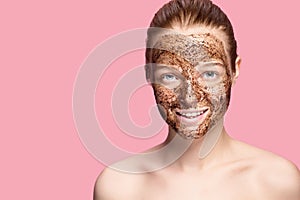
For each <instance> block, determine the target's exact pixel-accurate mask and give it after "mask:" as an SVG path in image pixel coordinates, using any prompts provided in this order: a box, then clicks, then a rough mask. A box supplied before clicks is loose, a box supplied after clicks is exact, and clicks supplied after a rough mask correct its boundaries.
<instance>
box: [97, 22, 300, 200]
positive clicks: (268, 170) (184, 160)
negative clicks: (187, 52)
mask: <svg viewBox="0 0 300 200" xmlns="http://www.w3.org/2000/svg"><path fill="white" fill-rule="evenodd" d="M181 32H182V33H184V34H187V35H188V34H194V33H199V32H201V33H203V34H205V33H208V32H209V33H212V34H214V35H215V36H216V37H218V38H219V39H220V40H221V41H226V40H225V37H224V36H223V35H222V34H221V33H220V32H218V31H215V30H211V29H208V28H203V27H202V28H196V29H195V28H193V29H192V28H190V29H188V30H181ZM223 43H224V44H226V42H223ZM224 48H225V49H226V46H225V47H224ZM235 67H236V73H235V74H234V75H232V76H231V78H232V79H231V81H230V82H232V83H235V81H236V79H237V77H238V74H239V67H240V59H239V58H237V60H236V66H235ZM224 76H225V75H224ZM226 77H227V76H226ZM195 84H196V82H195ZM225 88H226V87H225ZM166 109H167V108H166ZM170 112H171V111H170ZM220 113H222V112H220ZM173 115H175V114H173ZM207 116H210V115H207ZM170 119H171V120H170V121H172V118H170ZM213 119H218V121H219V122H220V123H221V125H222V127H223V123H222V122H223V120H224V118H223V115H222V114H219V115H218V117H216V118H213ZM173 121H175V120H173ZM175 122H176V121H175ZM175 122H173V124H174V123H175ZM176 123H177V122H176ZM170 124H171V125H170V126H169V127H170V128H169V135H168V138H167V140H166V141H165V142H164V143H163V144H161V145H159V146H157V147H156V148H155V149H160V148H161V147H164V146H166V145H167V144H168V143H169V141H171V140H172V138H173V137H174V135H175V134H178V133H176V131H174V128H172V123H170ZM174 127H175V128H176V126H174ZM202 129H203V130H206V128H202V126H201V125H199V128H198V130H199V131H200V130H202ZM178 130H180V128H178ZM211 131H214V129H212V130H211ZM183 133H184V134H181V135H183V138H184V136H185V135H186V133H185V132H183ZM204 134H211V132H209V133H204V131H202V132H201V134H200V133H199V134H198V135H199V136H201V135H204ZM198 135H196V136H197V137H194V138H196V139H194V140H193V141H192V144H191V145H190V146H189V148H188V149H187V151H185V152H184V154H183V155H182V156H181V157H180V158H179V159H177V160H175V161H174V162H173V163H172V164H171V165H169V166H166V167H165V168H163V169H160V170H156V171H152V172H148V173H141V174H132V173H125V172H120V171H116V170H113V169H110V168H106V169H105V170H104V171H103V172H102V173H101V174H100V176H99V177H98V179H97V181H96V184H95V189H94V200H114V199H116V200H120V199H130V200H135V199H136V200H152V199H155V200H160V199H164V200H165V199H172V200H177V199H178V200H179V199H189V200H194V199H195V200H196V199H197V200H200V199H207V200H208V199H209V200H220V199H222V200H227V199H228V200H235V199H236V200H241V199H242V200H247V199H249V200H250V199H251V200H254V199H255V200H287V199H288V200H300V172H299V170H298V168H297V167H296V166H295V165H294V164H292V163H291V162H289V161H287V160H285V159H283V158H281V157H279V156H277V155H274V154H272V153H270V152H267V151H264V150H261V149H258V148H255V147H252V146H250V145H247V144H245V143H242V142H239V141H237V140H234V139H232V138H231V137H230V136H229V135H228V134H227V132H226V131H225V128H224V127H223V128H222V133H221V135H220V137H219V139H218V141H217V143H216V145H215V146H214V148H213V149H212V151H211V152H210V153H209V154H208V156H206V157H205V158H202V159H200V158H199V157H198V153H199V148H200V146H201V145H202V143H203V137H198ZM173 150H174V149H173ZM171 152H172V149H169V152H167V153H166V154H168V153H170V154H171ZM164 156H168V155H165V154H164V155H161V159H157V160H152V162H161V161H162V160H163V159H164ZM148 164H149V165H150V164H151V163H150V162H149V163H148ZM145 165H146V166H147V163H141V166H140V167H141V168H142V167H143V168H144V167H145Z"/></svg>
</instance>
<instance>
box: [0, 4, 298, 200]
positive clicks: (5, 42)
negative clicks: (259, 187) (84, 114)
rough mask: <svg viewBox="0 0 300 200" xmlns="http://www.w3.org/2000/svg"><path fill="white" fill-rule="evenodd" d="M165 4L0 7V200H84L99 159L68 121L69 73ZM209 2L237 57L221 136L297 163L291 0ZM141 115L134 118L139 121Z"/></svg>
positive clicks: (135, 60) (139, 59)
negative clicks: (224, 23)
mask: <svg viewBox="0 0 300 200" xmlns="http://www.w3.org/2000/svg"><path fill="white" fill-rule="evenodd" d="M165 2H167V1H166V0H155V1H141V0H129V1H106V2H104V1H68V0H66V1H58V0H53V1H47V2H45V1H37V0H36V1H33V0H29V1H20V0H19V1H6V2H4V1H2V2H1V3H0V27H1V30H0V35H1V37H0V51H1V52H0V55H1V58H0V66H1V72H0V76H1V78H0V91H1V104H0V113H1V115H0V117H1V122H0V123H1V125H0V133H1V140H0V143H1V144H0V148H1V151H0V152H1V159H2V160H1V170H0V177H1V178H0V184H1V186H0V188H1V192H0V199H41V198H42V199H78V200H79V199H92V191H93V184H94V181H95V179H96V177H97V175H98V174H99V173H100V172H101V170H102V169H103V165H102V164H101V163H99V162H98V161H97V160H95V159H94V158H93V157H92V156H91V155H90V154H89V153H88V152H87V151H86V149H85V148H84V147H83V145H82V144H81V142H80V139H79V137H78V135H77V132H76V128H75V125H74V122H73V114H72V91H73V84H74V81H75V78H76V74H77V72H78V70H79V68H80V65H81V64H82V62H83V61H84V59H85V58H86V57H87V56H88V54H89V52H90V51H91V50H92V49H93V48H94V47H95V46H96V45H98V44H99V43H101V42H102V41H104V40H105V39H106V38H107V37H109V36H111V35H114V34H117V33H119V32H121V31H125V30H128V29H133V28H138V27H146V26H147V25H148V24H149V22H150V20H151V18H152V16H153V14H154V12H155V11H156V10H157V9H158V8H159V7H160V6H161V5H162V4H163V3H165ZM215 2H216V3H217V4H218V5H220V6H221V7H222V8H223V10H225V12H227V13H228V15H229V17H230V19H231V21H232V22H233V25H234V28H235V33H236V37H237V40H238V44H239V54H240V55H241V56H242V58H243V63H242V68H241V75H240V78H239V80H238V82H237V84H236V86H235V88H234V91H233V99H232V103H231V106H230V110H229V113H228V114H227V120H226V127H227V130H228V132H229V133H230V134H231V135H232V136H233V137H235V138H238V139H240V140H243V141H246V142H247V143H250V144H253V145H255V146H258V147H260V148H263V149H266V150H269V151H272V152H275V153H277V154H279V155H281V156H283V157H285V158H287V159H289V160H291V161H293V162H294V163H295V164H297V165H298V167H299V166H300V156H299V150H300V148H299V133H300V131H299V126H298V123H299V117H298V113H300V106H299V102H300V96H299V82H300V81H299V74H300V73H299V72H300V66H299V62H298V56H299V55H298V54H299V49H298V48H299V46H300V39H299V35H300V30H299V28H298V24H299V23H298V20H299V18H300V12H299V11H298V10H299V3H298V1H297V0H287V1H284V2H282V1H259V0H252V1H233V0H228V1H221V0H218V1H215ZM136 55H138V56H130V55H129V56H128V57H127V58H124V59H125V60H124V61H126V62H132V64H134V65H135V66H136V65H140V64H142V63H143V61H144V58H143V55H142V52H137V53H136ZM124 61H123V62H124ZM120 62H121V61H120ZM126 62H124V63H126ZM116 65H117V63H116ZM116 69H117V68H116ZM110 73H112V74H115V75H116V74H117V73H118V70H116V71H111V72H110ZM107 90H109V87H107ZM98 93H99V92H97V94H96V99H97V100H99V98H101V95H100V94H98ZM147 95H148V96H147ZM135 98H136V99H137V101H136V102H141V100H145V101H146V102H148V103H149V102H150V103H151V102H153V99H151V98H152V97H151V91H150V90H149V88H145V89H142V90H140V91H137V93H136V94H135ZM130 105H131V108H132V112H133V113H134V110H135V109H136V110H141V111H140V112H139V113H143V112H144V110H142V109H143V107H144V106H143V104H141V103H136V104H132V103H131V104H130ZM96 108H97V112H98V115H99V116H100V115H101V116H103V115H110V113H105V112H104V111H101V109H100V108H101V105H98V104H96ZM145 111H146V110H145ZM99 113H101V114H99ZM143 116H144V117H145V115H144V114H141V115H140V116H139V115H133V119H135V120H137V123H141V124H142V123H144V122H143V120H141V121H139V119H141V118H142V117H143ZM112 135H113V134H112ZM162 138H163V136H158V137H155V138H154V139H152V140H149V141H142V142H141V143H136V146H134V148H132V141H129V140H127V139H126V138H125V137H123V136H115V137H114V142H116V143H117V144H118V145H120V146H121V147H122V148H126V147H128V148H129V149H130V150H141V149H144V148H146V147H148V146H149V147H150V146H152V145H154V143H157V142H158V141H161V140H162ZM108 153H109V152H108Z"/></svg>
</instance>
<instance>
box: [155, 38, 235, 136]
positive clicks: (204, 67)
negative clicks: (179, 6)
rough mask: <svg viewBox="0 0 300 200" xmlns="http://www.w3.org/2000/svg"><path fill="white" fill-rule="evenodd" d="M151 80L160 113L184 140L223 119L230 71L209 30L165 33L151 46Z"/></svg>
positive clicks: (226, 60)
mask: <svg viewBox="0 0 300 200" xmlns="http://www.w3.org/2000/svg"><path fill="white" fill-rule="evenodd" d="M152 55H153V62H154V63H155V64H154V65H152V70H151V77H152V78H151V82H152V86H153V89H154V94H155V97H156V101H157V104H158V105H159V108H160V113H161V115H162V116H163V118H164V119H165V120H166V122H167V123H168V124H169V126H170V127H171V128H172V129H174V130H175V131H176V132H177V133H178V134H180V135H181V136H182V137H184V138H186V139H196V138H200V137H201V136H203V135H205V134H206V133H207V131H209V130H210V129H211V128H212V127H213V126H214V125H215V124H216V123H218V122H219V121H220V120H223V117H224V114H225V112H226V110H227V107H228V104H229V100H230V90H231V82H232V81H231V80H232V79H231V77H232V75H231V70H230V66H229V59H228V58H227V55H226V53H225V48H224V45H223V42H222V41H221V40H219V39H218V38H217V37H215V36H214V35H213V34H211V33H204V34H190V35H185V34H168V35H164V36H162V37H161V38H160V39H159V40H158V41H157V42H156V43H155V45H154V48H153V54H152Z"/></svg>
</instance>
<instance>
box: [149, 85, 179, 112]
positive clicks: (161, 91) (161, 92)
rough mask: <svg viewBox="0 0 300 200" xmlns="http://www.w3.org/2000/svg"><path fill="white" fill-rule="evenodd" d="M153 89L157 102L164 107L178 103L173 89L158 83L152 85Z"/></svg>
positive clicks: (167, 107) (170, 106)
mask: <svg viewBox="0 0 300 200" xmlns="http://www.w3.org/2000/svg"><path fill="white" fill-rule="evenodd" d="M153 89H154V94H155V98H156V102H157V104H160V105H161V106H163V107H164V108H165V109H170V108H173V107H176V106H177V105H178V101H177V95H176V93H175V92H174V91H173V90H170V89H167V88H165V87H162V86H159V85H154V86H153Z"/></svg>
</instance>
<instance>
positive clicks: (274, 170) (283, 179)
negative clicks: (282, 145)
mask: <svg viewBox="0 0 300 200" xmlns="http://www.w3.org/2000/svg"><path fill="white" fill-rule="evenodd" d="M237 146H239V149H240V150H241V152H243V154H244V155H245V157H248V158H249V159H248V160H249V163H251V164H250V165H251V168H252V169H253V170H252V177H255V184H256V185H257V186H258V187H257V188H258V190H259V193H262V194H266V196H267V197H268V198H271V199H289V200H294V199H295V200H299V199H300V172H299V169H298V168H297V166H296V165H295V164H293V163H292V162H290V161H289V160H287V159H285V158H282V157H280V156H278V155H276V154H274V153H271V152H268V151H265V150H262V149H259V148H256V147H253V146H251V145H248V144H245V143H242V142H237Z"/></svg>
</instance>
